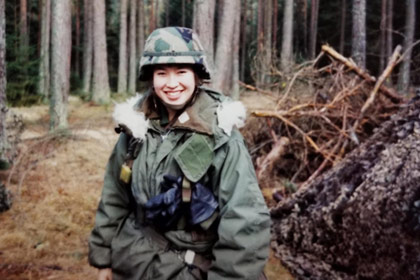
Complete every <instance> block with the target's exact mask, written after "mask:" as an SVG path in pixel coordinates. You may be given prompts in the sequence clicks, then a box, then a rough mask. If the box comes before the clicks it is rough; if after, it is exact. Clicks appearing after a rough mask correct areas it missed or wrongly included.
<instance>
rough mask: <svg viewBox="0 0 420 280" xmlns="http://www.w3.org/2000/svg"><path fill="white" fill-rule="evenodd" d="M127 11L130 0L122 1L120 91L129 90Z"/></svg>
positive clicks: (119, 65) (119, 61)
mask: <svg viewBox="0 0 420 280" xmlns="http://www.w3.org/2000/svg"><path fill="white" fill-rule="evenodd" d="M127 11H128V0H121V1H120V48H119V60H118V92H127V70H128V66H127V65H128V64H127Z"/></svg>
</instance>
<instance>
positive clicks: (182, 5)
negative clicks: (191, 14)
mask: <svg viewBox="0 0 420 280" xmlns="http://www.w3.org/2000/svg"><path fill="white" fill-rule="evenodd" d="M209 1H213V0H209ZM213 13H214V12H213ZM181 17H182V19H181V21H182V26H185V0H182V1H181Z"/></svg>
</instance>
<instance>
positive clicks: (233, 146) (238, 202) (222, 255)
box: [208, 133, 270, 280]
mask: <svg viewBox="0 0 420 280" xmlns="http://www.w3.org/2000/svg"><path fill="white" fill-rule="evenodd" d="M237 134H239V133H237ZM235 138H236V139H231V140H230V141H229V142H228V143H227V150H226V155H225V159H224V162H223V163H222V165H221V170H220V179H219V191H218V193H219V207H220V215H221V217H220V223H219V227H218V236H219V239H218V241H217V242H216V244H215V246H214V248H213V255H214V258H215V260H214V261H213V263H212V267H211V268H210V271H209V273H208V279H209V280H215V279H250V280H256V279H258V278H259V276H260V274H261V273H262V270H263V268H264V265H265V263H266V261H267V258H268V254H269V242H270V216H269V212H268V209H267V206H266V204H265V201H264V199H263V196H262V193H261V190H260V189H259V187H258V183H257V179H256V175H255V171H254V167H253V165H252V162H251V158H250V156H249V153H248V151H247V149H246V147H245V144H244V142H243V140H242V137H241V136H240V137H235Z"/></svg>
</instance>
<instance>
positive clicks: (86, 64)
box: [83, 0, 93, 93]
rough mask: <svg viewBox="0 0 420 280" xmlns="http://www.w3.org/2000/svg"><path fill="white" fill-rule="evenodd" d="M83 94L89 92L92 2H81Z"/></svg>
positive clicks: (90, 81)
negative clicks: (82, 11) (82, 9)
mask: <svg viewBox="0 0 420 280" xmlns="http://www.w3.org/2000/svg"><path fill="white" fill-rule="evenodd" d="M83 8H84V14H83V92H85V93H88V92H90V91H91V84H92V58H93V10H92V9H93V7H92V1H90V0H84V1H83Z"/></svg>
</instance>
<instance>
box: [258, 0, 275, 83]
mask: <svg viewBox="0 0 420 280" xmlns="http://www.w3.org/2000/svg"><path fill="white" fill-rule="evenodd" d="M272 35H273V1H272V0H265V6H264V41H263V42H264V47H263V58H262V61H263V64H262V69H261V71H262V75H263V76H262V83H263V85H267V84H269V83H271V75H270V72H271V65H272V52H273V38H272Z"/></svg>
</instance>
